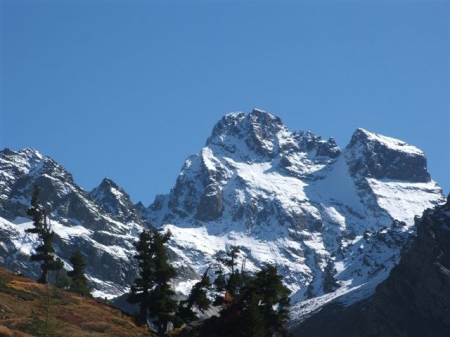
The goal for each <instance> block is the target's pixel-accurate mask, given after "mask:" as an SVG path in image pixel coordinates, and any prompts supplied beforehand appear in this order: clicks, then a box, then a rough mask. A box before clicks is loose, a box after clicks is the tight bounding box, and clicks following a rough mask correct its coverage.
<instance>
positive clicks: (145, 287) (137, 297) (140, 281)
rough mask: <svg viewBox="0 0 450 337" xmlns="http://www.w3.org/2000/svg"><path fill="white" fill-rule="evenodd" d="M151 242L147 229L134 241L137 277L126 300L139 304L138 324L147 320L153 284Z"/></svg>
mask: <svg viewBox="0 0 450 337" xmlns="http://www.w3.org/2000/svg"><path fill="white" fill-rule="evenodd" d="M151 243H152V235H151V234H150V232H149V231H146V230H144V231H143V232H142V233H141V234H139V241H138V242H136V243H135V248H136V251H137V254H136V255H135V256H134V258H135V259H136V260H138V268H139V277H137V278H136V279H135V280H134V285H133V286H131V290H130V294H129V296H128V302H130V303H132V304H139V307H140V308H139V317H138V321H139V323H140V324H145V323H146V322H147V311H148V307H149V305H150V290H151V289H152V288H153V285H154V282H155V280H154V273H155V267H154V261H153V253H152V251H151V249H150V245H151Z"/></svg>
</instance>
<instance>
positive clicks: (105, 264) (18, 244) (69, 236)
mask: <svg viewBox="0 0 450 337" xmlns="http://www.w3.org/2000/svg"><path fill="white" fill-rule="evenodd" d="M0 178H1V181H0V187H1V191H0V216H1V218H0V227H1V231H0V237H1V240H2V244H0V263H1V264H2V265H5V266H7V267H8V268H11V269H17V270H20V271H23V272H25V273H28V274H32V273H35V271H36V269H37V267H38V266H37V265H32V264H31V263H30V262H29V261H28V255H29V254H30V250H31V249H32V247H33V244H34V242H33V238H32V236H30V235H29V234H25V233H24V228H26V227H27V226H30V220H29V219H24V214H25V210H26V208H27V207H28V205H29V202H30V198H31V191H32V187H33V185H34V184H35V183H37V184H38V185H40V186H41V187H42V188H43V190H44V191H45V194H44V199H45V202H46V204H47V205H48V208H49V209H50V210H51V212H52V225H53V228H54V230H55V232H56V233H57V236H58V238H57V240H56V245H57V250H58V254H59V255H60V256H61V257H62V258H63V259H66V260H67V258H68V256H69V255H70V252H71V251H72V250H73V249H74V248H75V247H80V248H81V249H82V250H83V251H84V252H85V253H86V254H87V255H88V256H89V259H88V262H89V268H88V273H89V278H90V280H91V282H92V283H93V285H94V286H95V287H96V290H97V294H98V295H102V296H104V295H105V294H107V295H118V294H120V293H121V292H123V291H126V289H127V286H128V285H129V284H130V283H131V282H132V281H133V279H134V276H135V272H134V269H133V268H134V261H133V259H132V255H133V246H132V243H133V242H134V240H136V236H137V233H138V232H139V231H140V230H142V229H143V228H145V227H146V226H148V223H151V224H152V225H153V226H155V227H161V228H162V229H163V230H170V231H171V232H172V234H173V238H172V240H171V241H170V247H169V248H170V250H171V258H172V260H173V263H174V264H175V265H176V266H178V268H179V271H180V277H179V279H178V282H177V285H176V287H177V289H178V290H179V291H182V292H183V291H187V289H189V287H190V285H192V283H193V282H195V278H196V277H197V275H198V274H201V273H203V272H204V270H205V269H206V268H207V266H208V265H209V263H210V262H211V261H212V260H213V255H214V254H215V253H217V252H219V251H221V250H227V249H228V248H229V246H230V245H239V246H241V247H242V255H241V260H240V263H242V265H245V269H246V270H248V271H252V270H256V269H257V268H258V267H259V266H260V265H262V264H263V263H267V262H268V263H273V264H275V265H277V266H278V269H279V271H280V273H282V274H283V275H284V280H285V282H286V284H287V286H288V287H289V288H290V289H291V290H292V291H293V295H292V300H293V302H295V303H296V304H295V305H294V307H293V315H292V317H293V324H296V322H297V321H298V320H301V319H303V318H304V317H306V316H307V315H310V314H312V313H314V312H315V311H317V310H320V308H321V307H322V306H323V305H324V304H325V303H327V302H330V301H336V300H339V301H341V302H345V303H352V302H354V301H357V300H359V299H362V298H365V297H367V296H368V295H370V294H371V293H373V291H374V288H375V286H376V285H377V284H379V283H380V282H381V281H383V280H384V279H385V278H386V277H387V275H388V273H389V271H390V270H391V269H392V267H393V266H394V265H395V264H396V263H397V262H398V260H399V256H400V253H401V250H402V248H403V247H404V246H405V244H406V243H407V242H408V238H409V237H410V236H411V235H412V234H413V233H414V231H415V227H414V217H415V216H418V215H420V214H422V212H423V211H424V210H425V209H427V208H430V207H433V206H435V205H437V204H440V203H443V202H444V201H445V200H444V197H443V195H442V191H441V189H440V188H439V186H437V184H436V183H434V182H433V181H432V180H431V179H430V176H429V174H428V172H427V168H426V158H425V155H424V154H423V152H422V151H420V150H419V149H417V148H415V147H413V146H410V145H407V144H405V143H404V142H402V141H399V140H396V139H393V138H389V137H385V136H381V135H378V134H374V133H370V132H368V131H366V130H363V129H358V130H356V131H355V133H354V134H353V137H352V139H351V141H350V143H349V144H348V146H347V147H346V148H344V149H341V148H339V147H338V145H337V144H336V142H335V141H334V139H332V138H330V139H329V140H324V139H322V138H321V137H318V136H315V135H314V134H312V133H310V132H291V131H289V130H288V129H287V128H286V127H285V126H284V125H283V123H282V122H281V120H280V119H279V118H278V117H275V116H272V115H270V114H268V113H266V112H264V111H261V110H253V111H252V112H251V113H249V114H244V113H232V114H228V115H226V116H224V117H223V118H222V119H221V120H220V121H219V122H218V123H217V124H216V126H215V127H214V129H213V131H212V134H211V136H210V137H209V138H208V140H207V142H206V145H205V147H204V148H203V149H202V150H201V151H200V153H198V154H196V155H191V156H189V157H188V158H187V160H186V162H185V163H184V165H183V167H182V170H181V172H180V174H179V176H178V178H177V180H176V183H175V185H174V187H173V188H172V189H171V191H170V193H169V194H167V195H160V196H158V197H156V199H155V201H154V202H153V203H152V204H151V205H150V206H149V207H148V208H147V209H145V207H143V205H142V204H137V205H134V204H133V203H132V202H131V201H130V199H129V196H128V195H127V194H126V193H125V192H124V191H123V190H122V189H121V188H119V187H118V186H117V185H116V184H115V183H114V182H112V181H111V180H110V179H105V180H104V181H103V182H102V183H101V184H100V186H99V187H97V188H96V189H94V190H93V191H92V192H90V193H87V192H85V191H83V190H82V189H81V188H80V187H79V186H77V185H76V184H75V183H74V182H73V179H72V176H71V175H70V174H69V173H68V172H66V171H65V170H64V169H63V168H62V167H61V166H60V165H58V164H57V163H55V162H54V161H53V160H51V159H50V158H47V157H42V156H41V155H40V154H39V153H37V152H36V151H34V150H32V149H24V150H21V151H18V152H14V151H10V150H4V151H2V152H0Z"/></svg>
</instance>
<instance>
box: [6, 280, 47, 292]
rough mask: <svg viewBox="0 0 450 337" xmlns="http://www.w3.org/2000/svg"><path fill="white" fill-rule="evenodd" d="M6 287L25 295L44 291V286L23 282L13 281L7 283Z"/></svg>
mask: <svg viewBox="0 0 450 337" xmlns="http://www.w3.org/2000/svg"><path fill="white" fill-rule="evenodd" d="M6 286H7V287H8V288H12V289H14V290H17V291H24V292H27V293H36V292H39V293H42V292H43V291H45V285H44V284H39V283H36V282H23V281H17V280H13V281H11V282H9V283H8V284H7V285H6Z"/></svg>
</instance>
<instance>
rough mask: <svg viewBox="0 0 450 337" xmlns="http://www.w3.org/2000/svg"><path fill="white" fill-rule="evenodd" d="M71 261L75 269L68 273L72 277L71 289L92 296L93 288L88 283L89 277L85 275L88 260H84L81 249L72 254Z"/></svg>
mask: <svg viewBox="0 0 450 337" xmlns="http://www.w3.org/2000/svg"><path fill="white" fill-rule="evenodd" d="M69 261H70V263H71V264H72V267H73V270H72V271H69V272H68V273H67V275H68V276H69V277H70V278H71V279H72V280H71V282H70V286H69V290H70V291H73V292H75V293H78V294H80V295H83V296H89V297H90V296H91V289H90V288H89V286H88V284H87V278H86V275H85V268H86V262H85V261H84V258H83V254H81V252H80V251H79V250H77V251H75V252H74V253H73V254H72V255H71V256H70V258H69Z"/></svg>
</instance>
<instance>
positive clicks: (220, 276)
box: [214, 246, 242, 302]
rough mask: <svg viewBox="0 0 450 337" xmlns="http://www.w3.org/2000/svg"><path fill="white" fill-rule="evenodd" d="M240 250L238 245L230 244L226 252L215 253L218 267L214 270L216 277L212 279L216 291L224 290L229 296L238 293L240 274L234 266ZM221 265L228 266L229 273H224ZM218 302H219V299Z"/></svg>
mask: <svg viewBox="0 0 450 337" xmlns="http://www.w3.org/2000/svg"><path fill="white" fill-rule="evenodd" d="M240 252H241V249H240V248H239V247H238V246H231V247H230V250H229V251H228V252H226V253H225V252H224V251H221V252H219V253H218V254H217V256H216V260H217V262H218V264H219V269H218V270H217V271H216V274H217V278H216V279H215V281H214V285H215V286H216V290H217V291H223V290H225V291H227V292H228V293H229V294H230V295H231V296H235V295H236V294H237V293H238V288H239V285H240V283H241V281H242V275H240V272H239V270H238V269H235V267H236V265H237V258H238V256H239V253H240ZM223 267H227V268H229V269H230V270H231V273H229V274H228V275H225V274H224V270H223ZM227 276H228V277H227ZM218 302H220V299H219V300H218Z"/></svg>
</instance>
